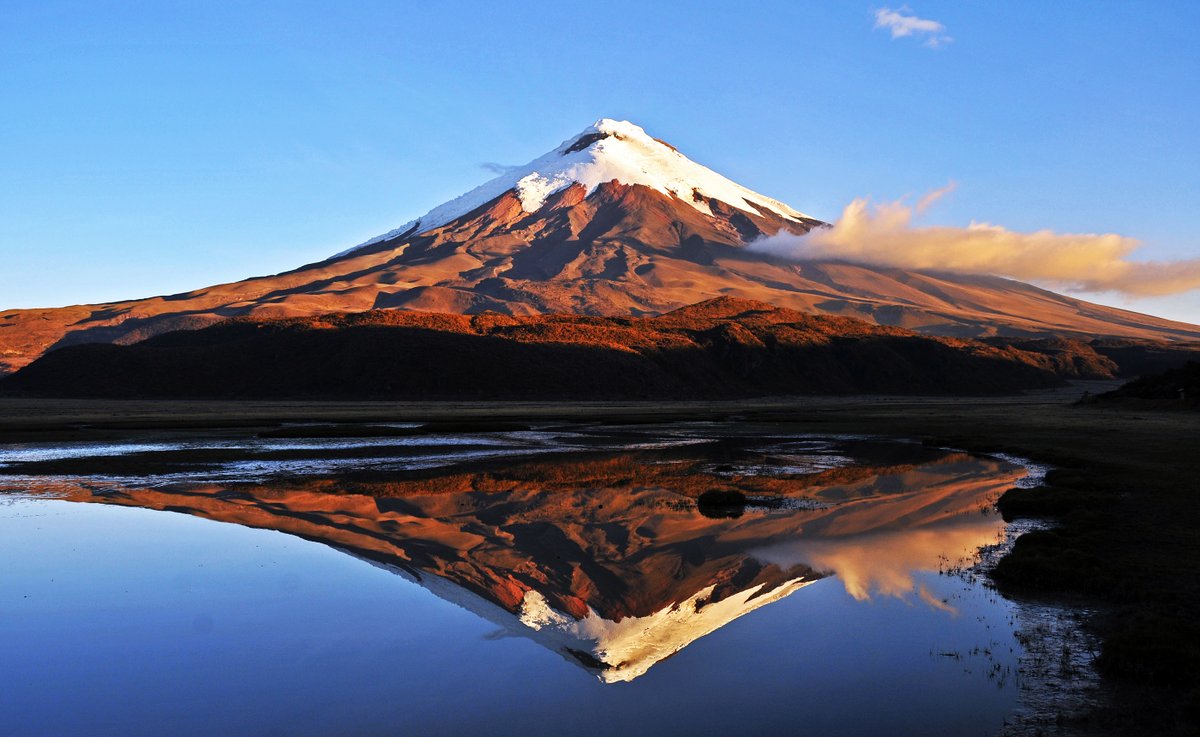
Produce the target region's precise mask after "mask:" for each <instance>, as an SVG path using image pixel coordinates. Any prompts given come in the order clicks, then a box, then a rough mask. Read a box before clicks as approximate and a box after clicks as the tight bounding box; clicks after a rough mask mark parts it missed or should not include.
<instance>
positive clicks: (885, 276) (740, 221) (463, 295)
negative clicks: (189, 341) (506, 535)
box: [0, 121, 1200, 372]
mask: <svg viewBox="0 0 1200 737" xmlns="http://www.w3.org/2000/svg"><path fill="white" fill-rule="evenodd" d="M820 225H821V223H820V222H819V221H818V220H815V219H813V218H811V217H808V216H807V215H804V214H802V213H800V212H798V211H796V210H793V209H792V208H790V207H788V206H786V205H784V204H782V203H779V202H777V201H775V200H773V199H771V198H769V197H765V196H763V195H759V194H757V193H754V192H752V191H750V190H747V189H745V188H744V187H741V186H740V185H737V184H735V183H733V182H731V181H729V180H728V179H725V178H724V177H721V176H720V175H718V174H716V173H714V172H712V171H711V170H708V169H706V168H704V167H702V166H699V165H698V164H695V163H693V162H691V161H689V160H688V159H686V158H685V157H684V156H683V155H682V154H680V153H679V152H678V151H676V150H675V149H674V148H672V147H671V146H669V145H668V144H665V143H662V142H661V141H657V140H656V139H653V138H651V137H650V136H648V135H646V134H645V132H644V131H642V130H641V129H640V128H638V127H637V126H634V125H632V124H629V123H618V122H615V121H600V122H599V123H597V124H596V125H594V126H592V127H589V128H588V129H586V130H585V131H583V132H582V133H581V134H580V135H578V136H575V137H573V138H571V139H568V140H567V141H565V142H564V143H563V144H562V145H560V146H559V147H558V148H556V149H555V150H553V151H551V152H550V153H548V154H546V155H545V156H542V157H539V158H538V159H536V160H534V161H533V162H530V164H528V165H526V166H524V167H518V168H516V169H514V170H511V171H509V172H506V173H505V174H502V175H501V176H499V177H497V178H496V179H494V180H492V181H491V182H488V183H486V184H484V185H483V186H481V187H479V188H477V189H476V190H473V191H472V192H469V193H467V194H466V195H463V197H460V198H458V199H456V200H452V201H451V202H449V203H446V204H445V205H443V206H440V207H438V208H435V209H434V210H432V211H431V212H430V213H428V214H426V215H425V216H422V217H421V218H418V219H417V220H414V221H412V222H410V223H407V224H405V225H404V226H401V227H400V228H398V229H396V230H394V231H392V232H390V233H387V234H384V235H382V236H380V237H378V238H375V239H372V240H370V241H368V242H366V243H364V244H361V245H359V246H356V247H355V248H352V249H350V250H349V251H345V252H343V253H340V254H338V255H336V256H333V257H331V258H329V259H327V260H325V261H322V262H320V263H316V264H309V265H307V266H303V267H301V268H298V269H295V270H293V271H288V272H284V273H281V274H277V275H274V276H268V277H260V278H254V279H247V280H245V281H241V282H236V283H232V284H222V285H217V286H213V287H209V288H205V289H200V290H196V291H193V292H187V293H184V294H177V295H171V296H165V297H155V298H150V299H142V300H133V301H127V302H114V303H108V304H102V305H84V306H75V307H66V308H60V309H36V310H11V311H8V312H0V372H8V371H14V370H16V369H19V368H20V367H22V366H24V365H26V364H28V363H29V362H30V361H32V360H34V359H35V358H37V357H38V356H40V355H41V354H42V353H44V352H45V351H47V350H50V349H52V348H55V347H59V346H64V345H72V344H77V343H88V342H116V343H131V342H136V341H138V340H142V339H144V338H146V337H149V336H152V335H156V334H159V333H162V332H166V331H169V330H174V329H180V328H195V327H201V326H204V325H208V324H211V323H213V322H216V321H218V320H221V319H225V318H228V317H234V316H249V317H254V318H276V317H296V316H305V315H315V314H320V313H327V312H336V311H346V312H354V311H363V310H369V309H379V308H387V309H407V310H427V311H440V312H456V313H467V314H473V313H479V312H484V311H489V310H490V311H496V312H501V313H507V314H514V315H528V314H539V313H549V312H565V313H575V314H589V315H644V314H658V313H662V312H666V311H669V310H671V309H675V308H678V307H681V306H684V305H689V304H694V303H696V302H700V301H702V300H706V299H711V298H714V297H720V296H731V297H738V298H744V299H755V300H760V301H764V302H770V303H772V304H775V305H778V306H782V307H789V308H792V309H797V310H803V311H807V312H814V313H819V314H831V315H848V316H855V317H860V318H863V319H866V320H869V321H872V322H876V323H879V324H883V325H898V326H903V327H907V328H911V329H914V330H918V331H920V332H924V333H929V334H938V335H954V336H989V335H996V334H1002V335H1023V336H1044V335H1058V336H1074V337H1080V336H1089V337H1090V336H1095V335H1103V336H1117V337H1124V338H1137V339H1153V340H1190V339H1200V327H1197V326H1194V325H1187V324H1183V323H1178V322H1172V321H1169V320H1163V319H1160V318H1155V317H1150V316H1147V315H1140V314H1137V313H1133V312H1128V311H1125V310H1118V309H1115V308H1111V307H1104V306H1100V305H1095V304H1090V303H1087V302H1083V301H1081V300H1076V299H1072V298H1069V297H1065V296H1062V295H1058V294H1055V293H1053V292H1049V291H1046V290H1044V289H1039V288H1037V287H1033V286H1030V285H1028V284H1022V283H1020V282H1016V281H1012V280H1008V279H1001V278H997V277H987V276H962V275H949V274H933V273H916V272H908V271H903V270H899V269H885V268H874V267H867V266H861V265H854V264H846V263H838V262H806V263H790V262H785V261H780V260H776V259H772V258H770V257H767V256H764V255H761V254H758V253H754V252H750V251H748V250H746V249H745V248H743V246H744V245H745V244H746V243H747V242H748V241H750V240H753V239H754V238H757V237H759V236H761V235H764V234H773V233H776V232H778V231H780V230H781V229H786V230H789V231H791V232H796V233H802V232H806V231H808V230H810V229H811V228H813V227H819V226H820Z"/></svg>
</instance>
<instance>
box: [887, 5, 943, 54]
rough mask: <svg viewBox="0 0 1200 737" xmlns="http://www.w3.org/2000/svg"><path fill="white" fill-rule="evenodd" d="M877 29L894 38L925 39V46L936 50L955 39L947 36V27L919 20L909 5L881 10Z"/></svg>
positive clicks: (932, 21)
mask: <svg viewBox="0 0 1200 737" xmlns="http://www.w3.org/2000/svg"><path fill="white" fill-rule="evenodd" d="M875 28H876V29H884V30H886V31H888V32H889V33H891V34H892V38H904V37H905V36H912V37H915V38H924V39H925V43H924V45H925V46H928V47H929V48H931V49H936V48H939V47H941V46H944V45H946V44H948V43H950V42H951V41H953V40H954V39H952V38H951V37H950V36H948V35H946V26H944V25H942V24H941V23H939V22H937V21H936V20H930V19H928V18H918V17H917V16H916V15H914V14H913V12H912V10H911V9H910V8H909V7H908V6H907V5H902V6H900V7H899V8H896V9H895V10H893V9H892V8H880V9H879V10H876V11H875Z"/></svg>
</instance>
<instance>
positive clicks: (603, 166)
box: [338, 118, 808, 256]
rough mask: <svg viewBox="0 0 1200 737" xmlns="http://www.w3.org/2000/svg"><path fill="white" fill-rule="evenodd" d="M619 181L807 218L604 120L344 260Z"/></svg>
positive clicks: (695, 202)
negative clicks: (511, 198) (493, 207)
mask: <svg viewBox="0 0 1200 737" xmlns="http://www.w3.org/2000/svg"><path fill="white" fill-rule="evenodd" d="M614 179H615V180H616V181H618V182H621V183H622V184H641V185H644V186H647V187H650V188H651V189H654V190H657V191H659V192H662V193H663V194H666V195H671V196H674V197H678V198H679V199H680V200H681V201H682V202H684V203H686V204H688V205H690V206H691V207H694V208H696V209H697V210H699V211H701V212H703V213H705V214H709V215H711V214H712V212H711V210H710V209H709V206H708V203H707V201H706V200H705V199H704V198H712V199H715V200H720V201H721V202H724V203H725V204H727V205H730V206H731V207H735V208H737V209H739V210H744V211H746V212H749V213H751V214H758V210H757V209H756V208H761V209H764V210H769V211H771V212H774V213H775V214H777V215H779V216H781V217H784V218H787V219H789V220H795V221H799V220H802V219H807V218H808V216H807V215H805V214H803V213H801V212H798V211H796V210H793V209H792V208H790V207H788V206H787V205H785V204H783V203H782V202H779V201H778V200H773V199H771V198H770V197H765V196H763V195H760V194H758V193H757V192H754V191H752V190H749V189H746V188H745V187H743V186H741V185H739V184H736V183H735V182H732V181H730V180H729V179H726V178H725V177H723V176H721V175H720V174H717V173H716V172H714V171H713V170H711V169H709V168H707V167H704V166H701V165H700V164H697V163H695V162H694V161H692V160H690V159H688V158H687V157H686V156H684V155H683V154H681V153H679V152H678V151H676V150H675V148H674V147H673V146H671V145H669V144H666V143H663V142H662V141H659V140H658V139H656V138H652V137H651V136H650V135H649V134H647V133H646V131H644V130H642V129H641V128H640V127H639V126H636V125H634V124H633V123H630V122H629V121H627V120H612V119H611V118H603V119H601V120H598V121H596V122H595V123H594V124H592V125H590V126H588V127H587V128H585V129H584V130H583V131H581V132H580V133H579V134H577V135H575V136H572V137H571V138H568V139H567V140H565V141H563V142H562V144H560V145H559V146H558V147H557V148H555V149H554V150H553V151H551V152H549V153H547V154H545V155H543V156H539V157H538V158H536V159H534V160H533V161H531V162H529V163H528V164H526V165H525V166H518V167H513V168H512V169H510V170H508V171H506V172H504V173H503V174H501V175H500V176H498V177H496V178H495V179H492V180H491V181H488V182H485V183H484V184H482V185H480V186H478V187H476V188H475V189H473V190H471V191H470V192H467V193H466V194H464V195H462V196H461V197H456V198H455V199H453V200H450V201H449V202H446V203H445V204H442V205H439V206H438V207H435V208H433V209H432V210H430V211H429V212H428V213H426V214H425V215H422V216H421V217H419V218H417V219H416V220H412V221H409V222H407V223H405V224H404V225H401V226H400V227H399V228H396V229H395V230H392V231H389V232H387V233H384V234H383V235H381V236H378V237H376V238H372V239H371V240H369V241H366V242H365V243H360V244H359V245H357V246H355V247H354V248H351V249H349V250H347V251H344V252H342V253H340V254H338V256H342V255H345V254H348V253H352V252H353V251H356V250H358V249H359V248H363V247H365V246H369V245H372V244H374V243H379V242H380V241H384V240H388V239H390V238H395V237H396V236H399V235H402V234H405V233H413V234H416V233H421V232H425V231H427V230H431V229H433V228H437V227H439V226H441V225H445V224H446V223H448V222H450V221H452V220H454V219H456V218H458V217H461V216H463V215H465V214H467V213H468V212H470V211H472V210H474V209H475V208H477V207H479V206H481V205H483V204H486V203H487V202H489V201H491V200H493V199H495V198H497V197H499V196H500V195H502V194H504V193H505V192H508V191H510V190H512V191H515V193H516V195H517V197H518V198H519V199H520V200H521V207H522V208H523V209H524V210H525V211H526V212H537V211H538V209H540V208H541V207H542V205H544V204H545V202H546V199H547V198H548V197H550V195H552V194H554V193H555V192H558V191H559V190H562V189H564V188H566V187H569V186H571V185H572V184H576V183H578V184H582V185H583V186H584V187H585V188H586V190H587V192H588V193H589V194H590V193H591V192H592V190H594V189H595V188H596V187H597V186H599V185H601V184H603V183H605V182H611V181H613V180H614Z"/></svg>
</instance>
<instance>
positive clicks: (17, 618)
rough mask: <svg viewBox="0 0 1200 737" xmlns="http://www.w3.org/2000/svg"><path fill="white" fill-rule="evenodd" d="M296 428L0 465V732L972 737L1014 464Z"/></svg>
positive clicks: (1001, 698)
mask: <svg viewBox="0 0 1200 737" xmlns="http://www.w3.org/2000/svg"><path fill="white" fill-rule="evenodd" d="M325 431H326V428H321V427H307V426H297V427H295V428H292V430H291V431H290V432H284V433H275V434H274V435H273V436H272V434H271V433H264V436H255V437H240V438H239V437H223V436H213V437H203V438H194V437H189V438H173V437H170V436H166V437H156V438H151V439H146V438H142V439H138V440H136V441H135V440H131V441H129V442H108V443H74V444H65V443H64V444H40V445H27V446H15V445H10V446H5V447H3V448H2V449H0V473H2V474H7V475H5V476H0V488H3V489H4V491H3V493H0V580H2V581H3V586H2V587H0V650H2V651H3V653H4V656H3V675H4V683H5V685H4V688H3V689H2V690H0V734H4V735H30V736H31V737H33V736H37V737H43V736H51V735H121V736H122V737H128V736H131V735H163V734H170V735H213V734H221V735H295V736H300V735H306V736H307V735H314V736H315V735H475V734H489V735H521V736H522V737H528V736H529V735H540V734H572V735H612V734H686V735H729V734H787V735H804V734H812V735H829V734H837V735H896V734H923V735H962V734H979V735H986V734H992V733H995V732H996V731H997V730H998V729H999V728H1000V727H1001V726H1002V725H1003V723H1004V721H1005V718H1006V716H1008V715H1009V714H1010V713H1011V712H1012V711H1013V710H1014V708H1015V707H1016V703H1017V672H1016V671H1017V660H1018V657H1019V656H1020V654H1021V648H1020V645H1019V644H1018V643H1017V641H1016V640H1015V638H1014V636H1013V630H1014V621H1015V617H1016V613H1015V610H1014V608H1013V606H1012V605H1011V604H1010V603H1009V602H1007V601H1006V600H1004V599H1003V598H1002V597H1000V596H999V595H997V594H996V593H995V592H994V591H992V590H991V589H989V588H987V587H986V586H984V585H983V584H982V583H981V582H980V577H979V576H976V575H970V574H969V573H968V571H969V568H970V566H971V565H972V564H973V563H974V562H975V560H976V558H977V553H978V551H979V549H980V548H981V547H984V546H990V545H995V544H997V543H1000V542H1002V541H1003V540H1004V537H1005V526H1004V523H1003V522H1002V521H1001V520H1000V518H999V516H998V515H997V513H996V512H995V510H994V508H993V504H994V502H995V499H996V498H997V497H998V496H999V494H1001V493H1003V491H1005V490H1006V489H1008V488H1010V487H1012V486H1013V485H1014V484H1022V483H1029V482H1030V480H1031V477H1030V470H1029V469H1028V468H1027V467H1026V466H1025V465H1022V464H1020V463H1018V462H1016V461H1015V459H1008V458H1004V457H991V456H981V455H970V454H966V453H962V452H958V451H954V450H950V449H939V448H929V447H925V446H922V445H920V444H918V443H912V442H902V441H896V440H886V439H872V438H860V437H815V436H811V435H800V434H789V433H788V432H786V430H785V429H782V428H781V427H780V426H775V425H772V426H755V425H749V424H738V423H686V424H684V423H679V424H671V425H645V426H628V427H622V426H615V425H611V426H608V425H578V426H566V425H564V426H539V427H530V428H517V429H506V428H498V429H492V430H487V429H483V430H470V429H463V428H450V429H448V430H446V431H436V430H429V431H425V430H422V428H419V427H415V426H407V425H391V426H386V427H380V428H367V429H366V430H365V431H364V432H363V433H361V434H363V435H365V436H364V437H346V435H351V434H353V433H347V432H346V431H345V429H344V428H341V429H338V430H337V432H336V433H334V432H329V433H326V432H325ZM373 433H376V434H377V435H374V436H372V434H373ZM322 434H329V435H340V437H320V436H321V435H322Z"/></svg>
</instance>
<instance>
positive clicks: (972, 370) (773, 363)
mask: <svg viewBox="0 0 1200 737" xmlns="http://www.w3.org/2000/svg"><path fill="white" fill-rule="evenodd" d="M1097 358H1099V356H1097ZM1088 370H1091V371H1092V372H1093V373H1095V372H1097V371H1098V372H1100V373H1102V374H1103V373H1106V372H1107V368H1105V367H1103V366H1102V367H1101V368H1100V369H1094V367H1092V368H1089V369H1088ZM1077 373H1078V370H1077V369H1076V368H1075V367H1074V365H1073V364H1072V365H1071V366H1067V365H1065V364H1063V363H1062V362H1061V361H1058V362H1056V358H1055V357H1054V356H1053V355H1050V354H1047V353H1038V352H1035V351H1030V350H1022V349H1018V348H1015V347H1013V346H1005V345H989V344H986V343H982V342H978V341H974V340H966V339H954V338H936V337H929V336H923V335H919V334H917V333H914V332H911V331H908V330H905V329H902V328H894V327H884V326H878V325H873V324H869V323H866V322H863V321H860V320H857V319H853V318H841V317H828V316H819V315H808V314H805V313H801V312H797V311H794V310H787V309H781V308H777V307H774V306H772V305H768V304H765V303H760V302H753V301H747V300H736V299H729V298H720V299H715V300H709V301H707V302H702V303H699V304H697V305H692V306H690V307H685V308H682V309H679V310H675V311H674V312H670V313H667V314H665V315H661V316H657V317H646V318H629V317H588V316H578V315H561V314H559V315H538V316H525V317H515V316H510V315H499V314H494V313H492V314H482V315H451V314H439V313H425V312H397V311H388V310H376V311H370V312H365V313H357V314H335V315H323V316H318V317H308V318H292V319H284V320H272V321H252V320H247V319H236V320H230V321H228V322H225V323H221V324H219V325H215V326H212V327H208V328H205V329H202V330H195V331H178V332H174V333H168V334H165V335H161V336H158V337H155V338H151V339H149V340H146V341H144V342H141V343H137V344H134V345H128V346H118V345H102V344H92V345H81V346H71V347H66V348H62V349H59V350H56V351H52V352H51V353H49V354H47V355H46V356H44V357H43V358H41V359H39V360H38V361H36V362H34V363H33V364H31V365H30V366H28V367H27V368H25V369H24V370H22V371H20V372H19V373H17V374H16V375H14V376H12V377H10V378H8V379H6V380H5V381H4V382H3V383H0V390H2V391H4V392H5V393H10V394H21V395H29V396H72V397H196V398H200V397H246V398H255V397H258V398H272V397H279V398H283V397H308V398H393V399H639V398H690V397H725V398H735V397H751V396H764V395H771V394H776V395H777V394H850V393H891V394H928V395H947V394H958V395H987V394H1003V393H1012V392H1017V391H1021V390H1024V389H1033V388H1044V387H1050V386H1057V385H1060V384H1061V383H1062V378H1061V377H1062V376H1063V375H1076V374H1077Z"/></svg>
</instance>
